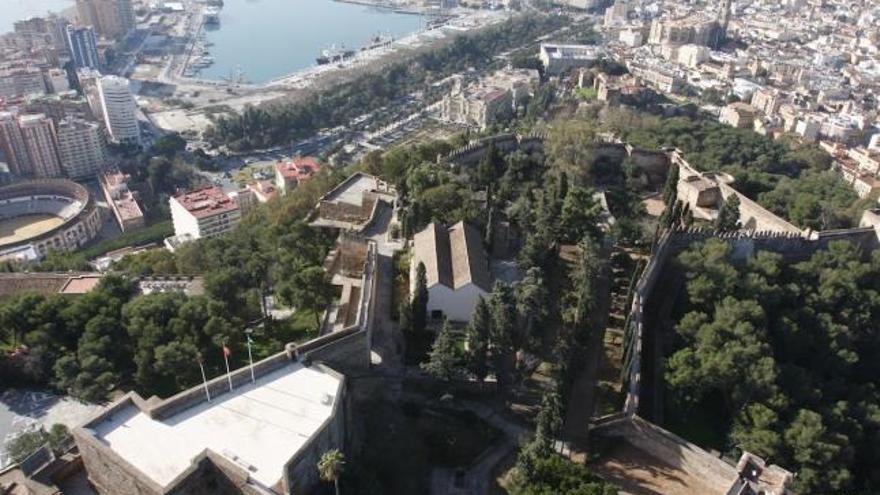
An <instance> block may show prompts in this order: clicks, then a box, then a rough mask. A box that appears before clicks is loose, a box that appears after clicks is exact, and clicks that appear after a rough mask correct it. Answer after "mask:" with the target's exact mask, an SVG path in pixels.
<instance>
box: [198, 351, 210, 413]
mask: <svg viewBox="0 0 880 495" xmlns="http://www.w3.org/2000/svg"><path fill="white" fill-rule="evenodd" d="M198 359H199V369H200V370H202V383H204V384H205V395H206V396H207V397H208V402H211V391H210V390H208V377H207V376H205V366H204V365H203V364H202V354H201V353H199V356H198Z"/></svg>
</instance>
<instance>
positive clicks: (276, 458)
mask: <svg viewBox="0 0 880 495" xmlns="http://www.w3.org/2000/svg"><path fill="white" fill-rule="evenodd" d="M338 389H339V379H338V378H336V377H333V376H331V375H329V374H327V373H324V372H322V371H320V370H317V369H314V368H306V367H303V366H302V365H301V364H299V363H294V364H290V365H287V366H285V367H283V368H281V369H279V370H276V371H274V372H272V373H269V374H267V375H264V376H262V377H260V378H259V379H258V380H257V382H256V384H248V385H245V386H242V387H240V388H238V389H236V390H235V391H234V392H232V393H229V392H227V393H224V394H222V395H220V396H218V397H216V398H213V400H212V401H211V402H210V403H208V402H204V403H202V404H199V405H197V406H195V407H192V408H190V409H186V410H184V411H182V412H180V413H179V414H176V415H173V416H170V417H167V418H163V419H161V420H154V419H151V418H150V417H149V416H148V415H146V414H144V413H143V412H141V411H140V409H138V408H137V406H135V405H133V404H132V405H131V406H129V407H127V408H124V409H122V410H120V411H118V412H116V413H114V414H113V415H111V416H108V417H107V418H106V419H104V420H103V421H101V422H100V423H97V424H95V425H93V431H94V433H95V436H96V437H97V438H98V439H99V440H101V441H103V442H104V443H106V444H107V445H108V446H109V447H110V448H111V449H112V450H113V451H114V452H116V453H117V454H119V455H120V456H121V457H122V458H123V459H125V460H126V461H128V462H130V463H131V464H132V465H133V466H134V467H136V468H137V469H139V470H140V471H141V472H143V474H144V475H146V476H147V477H149V478H151V479H153V480H154V481H155V482H156V483H158V484H159V485H161V486H163V487H166V486H168V484H169V483H170V482H171V481H172V480H174V478H175V477H177V476H178V475H180V474H181V473H182V472H183V471H185V470H186V469H187V468H188V467H189V466H190V464H191V461H192V459H193V458H194V457H195V456H197V455H198V454H200V453H201V452H202V451H203V450H205V449H210V450H212V451H213V452H215V453H216V454H220V455H222V456H224V457H226V458H228V459H229V460H231V461H232V462H234V463H236V464H237V465H239V466H241V467H242V468H243V469H244V470H245V471H248V472H249V475H250V477H251V478H252V479H254V480H256V481H258V482H259V483H261V484H263V485H264V486H266V487H272V486H274V485H275V484H276V483H278V482H279V481H280V480H281V478H282V476H283V468H284V464H286V463H287V461H289V460H290V459H291V458H292V457H293V456H294V454H296V452H298V451H299V449H300V448H301V447H302V446H303V444H304V443H305V442H306V441H308V439H309V438H310V437H311V436H312V435H313V434H315V433H316V432H317V430H318V429H319V428H320V427H321V425H322V424H323V423H324V421H325V420H326V419H327V418H329V417H330V415H331V413H332V410H333V404H334V402H335V400H336V393H337V390H338Z"/></svg>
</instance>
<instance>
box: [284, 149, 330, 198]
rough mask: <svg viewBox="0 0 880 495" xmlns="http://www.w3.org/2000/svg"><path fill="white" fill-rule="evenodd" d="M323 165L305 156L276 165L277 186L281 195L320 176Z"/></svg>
mask: <svg viewBox="0 0 880 495" xmlns="http://www.w3.org/2000/svg"><path fill="white" fill-rule="evenodd" d="M320 171H321V164H319V163H318V160H316V159H315V158H313V157H310V156H304V157H297V158H293V159H292V160H289V161H286V162H282V161H279V162H276V163H275V185H276V186H277V187H278V189H279V190H281V194H287V192H288V191H292V190H294V189H296V186H297V185H299V183H300V182H302V181H307V180H309V179H311V178H312V177H314V176H316V175H318V172H320Z"/></svg>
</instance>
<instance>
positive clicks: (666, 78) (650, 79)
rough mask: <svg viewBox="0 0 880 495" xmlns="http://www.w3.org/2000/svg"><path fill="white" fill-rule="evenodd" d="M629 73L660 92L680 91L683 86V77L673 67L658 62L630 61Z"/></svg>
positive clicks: (671, 92) (672, 92) (673, 92)
mask: <svg viewBox="0 0 880 495" xmlns="http://www.w3.org/2000/svg"><path fill="white" fill-rule="evenodd" d="M627 67H628V69H629V71H630V73H631V74H632V75H634V76H636V77H638V78H639V79H640V80H641V81H642V82H643V83H645V84H646V85H647V86H650V87H651V88H654V89H656V90H657V91H660V92H662V93H669V94H676V93H680V92H681V91H682V89H684V86H685V77H684V75H683V74H682V73H681V71H679V70H676V68H675V67H671V66H668V65H660V64H639V63H630V64H629V65H628V66H627Z"/></svg>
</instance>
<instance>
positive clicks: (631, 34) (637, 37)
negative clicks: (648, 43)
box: [618, 29, 645, 48]
mask: <svg viewBox="0 0 880 495" xmlns="http://www.w3.org/2000/svg"><path fill="white" fill-rule="evenodd" d="M618 40H619V41H620V42H621V43H623V44H624V45H625V46H627V47H629V48H636V47H639V46H642V45H644V44H645V35H644V33H642V30H641V29H621V30H620V34H619V35H618Z"/></svg>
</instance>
